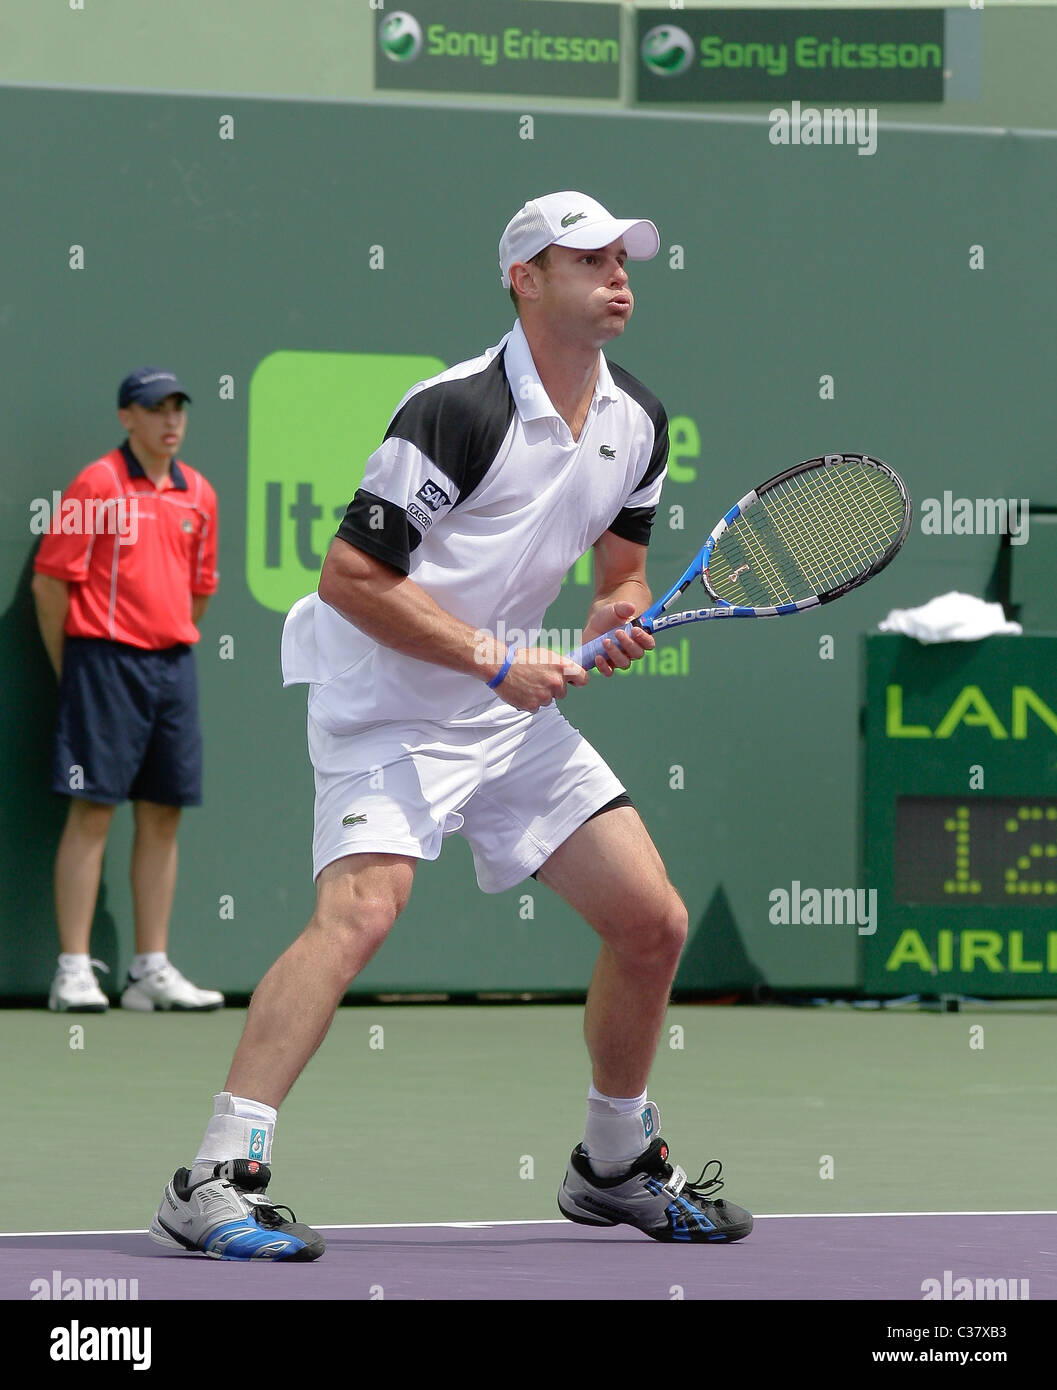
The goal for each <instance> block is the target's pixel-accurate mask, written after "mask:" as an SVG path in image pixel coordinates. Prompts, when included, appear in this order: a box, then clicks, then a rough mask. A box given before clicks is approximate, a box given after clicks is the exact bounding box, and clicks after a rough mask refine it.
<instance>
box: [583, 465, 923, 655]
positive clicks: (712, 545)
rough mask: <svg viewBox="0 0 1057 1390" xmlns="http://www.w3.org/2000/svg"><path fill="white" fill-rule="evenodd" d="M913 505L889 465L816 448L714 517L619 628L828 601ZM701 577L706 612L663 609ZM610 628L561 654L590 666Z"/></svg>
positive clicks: (898, 541) (870, 564)
mask: <svg viewBox="0 0 1057 1390" xmlns="http://www.w3.org/2000/svg"><path fill="white" fill-rule="evenodd" d="M912 516H913V505H912V503H911V500H910V494H909V493H908V492H907V489H906V484H905V483H904V482H903V480H902V478H900V476H899V474H898V473H896V472H895V470H894V469H892V468H889V467H888V465H887V464H886V463H882V462H881V460H880V459H875V458H871V457H870V456H869V455H867V454H825V455H824V456H823V457H821V458H816V459H809V460H808V461H807V462H806V463H799V464H797V466H796V467H795V468H789V469H787V470H786V471H785V472H784V473H779V474H778V476H777V477H776V478H771V479H770V480H769V481H768V482H766V483H761V484H760V486H759V487H756V488H753V490H752V491H751V492H747V493H746V494H745V496H744V497H743V498H742V499H741V501H740V502H738V503H737V505H736V506H733V507H731V509H730V511H729V512H727V514H726V516H725V517H724V518H723V519H722V521H720V522H718V523H717V524H716V526H715V528H714V529H713V531H712V534H711V535H710V536H709V538H708V540H707V541H706V542H705V544H704V545H703V546H702V547H701V549H700V551H699V552H698V553H697V555H696V556H695V557H694V561H693V564H691V565H690V567H689V569H687V571H686V573H685V574H684V575H683V576H682V577H681V578H680V579H679V580H678V581H677V582H676V583H675V584H673V585H672V587H671V588H670V589H669V590H668V592H667V593H666V594H664V595H663V597H661V598H659V599H657V601H656V602H655V603H653V604H652V605H651V606H650V607H649V608H647V609H646V611H645V613H643V614H641V615H640V616H639V617H638V618H633V619H632V620H631V622H629V623H626V624H625V625H624V628H623V631H625V632H630V631H631V629H632V628H633V627H641V628H645V630H646V631H647V632H653V633H659V632H664V631H666V630H667V629H668V628H674V627H681V626H682V625H683V624H684V623H703V622H706V621H708V620H709V619H711V618H785V617H788V616H790V615H791V614H793V613H802V612H803V611H804V610H805V609H807V608H817V607H818V606H819V604H822V603H831V602H832V601H833V600H834V599H835V598H841V597H842V596H843V595H844V594H847V593H850V592H851V590H852V589H857V588H858V587H859V585H860V584H865V583H866V581H867V580H868V579H872V578H873V576H874V575H875V574H880V572H881V571H882V570H883V569H884V568H885V566H886V565H888V564H890V563H891V561H892V559H893V557H894V556H895V554H896V552H897V551H898V550H899V547H900V546H901V545H902V544H903V542H904V541H905V540H906V538H907V533H908V532H909V530H910V522H911V518H912ZM695 579H700V581H701V583H702V584H703V585H704V588H705V592H706V593H707V594H708V596H709V598H710V599H712V600H713V601H714V604H715V606H714V607H711V608H690V609H687V610H685V611H684V612H680V613H669V612H668V611H667V609H668V605H669V604H670V603H671V602H672V600H673V599H675V598H677V597H678V596H679V595H680V594H682V593H683V592H684V591H685V590H686V589H688V588H689V587H690V585H691V584H692V583H693V581H694V580H695ZM618 631H620V629H619V628H614V629H612V630H611V631H610V632H607V633H605V634H604V635H603V636H602V637H596V638H594V639H593V640H592V641H590V642H588V643H586V644H585V645H584V646H582V647H578V648H577V650H576V651H574V652H572V653H571V654H570V656H569V660H570V661H575V662H576V663H577V664H578V665H580V666H583V667H584V669H585V670H587V671H590V670H591V669H592V668H593V666H594V664H595V658H596V657H599V656H601V657H605V654H606V653H605V648H604V646H603V643H604V642H605V640H606V638H611V637H613V636H614V635H615V633H616V632H618Z"/></svg>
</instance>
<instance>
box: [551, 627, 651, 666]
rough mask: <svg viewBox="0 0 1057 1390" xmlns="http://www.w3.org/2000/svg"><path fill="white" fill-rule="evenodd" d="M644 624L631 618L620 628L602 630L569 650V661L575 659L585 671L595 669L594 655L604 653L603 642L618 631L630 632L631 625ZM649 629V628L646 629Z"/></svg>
mask: <svg viewBox="0 0 1057 1390" xmlns="http://www.w3.org/2000/svg"><path fill="white" fill-rule="evenodd" d="M644 626H645V624H644V623H643V622H642V620H641V619H640V618H633V619H632V620H631V622H630V623H625V624H624V626H623V627H622V628H619V627H612V628H610V629H609V631H608V632H604V633H603V634H602V636H601V637H595V638H592V640H591V641H590V642H585V643H584V645H583V646H582V647H577V649H576V650H575V651H574V652H570V653H569V656H568V658H567V659H568V660H569V661H575V662H576V664H577V666H582V667H583V668H584V670H585V671H593V670H594V669H595V657H598V656H602V657H604V656H605V654H606V649H605V643H606V641H607V640H609V639H612V638H613V637H615V636H616V634H617V633H618V632H630V631H631V629H632V628H633V627H644ZM646 630H647V631H649V629H648V628H647V629H646Z"/></svg>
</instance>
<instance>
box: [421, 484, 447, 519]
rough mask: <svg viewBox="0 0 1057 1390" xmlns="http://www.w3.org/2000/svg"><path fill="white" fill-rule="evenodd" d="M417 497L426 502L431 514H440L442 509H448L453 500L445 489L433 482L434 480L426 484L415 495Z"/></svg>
mask: <svg viewBox="0 0 1057 1390" xmlns="http://www.w3.org/2000/svg"><path fill="white" fill-rule="evenodd" d="M415 496H416V497H417V498H419V500H420V501H422V502H425V504H426V506H427V507H428V508H429V509H430V511H431V512H439V511H440V509H441V507H448V506H450V505H451V498H450V497H449V496H448V494H447V493H446V492H445V491H444V489H443V488H442V487H440V486H439V485H438V484H437V483H435V482H433V480H432V479H429V480H428V481H426V482H424V483H423V484H422V486H421V487H420V488H419V490H418V491H417V492H416V493H415Z"/></svg>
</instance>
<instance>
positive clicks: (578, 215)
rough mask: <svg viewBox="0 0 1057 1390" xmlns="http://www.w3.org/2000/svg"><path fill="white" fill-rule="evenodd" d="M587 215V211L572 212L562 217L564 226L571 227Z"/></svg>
mask: <svg viewBox="0 0 1057 1390" xmlns="http://www.w3.org/2000/svg"><path fill="white" fill-rule="evenodd" d="M586 216H587V213H586V212H570V213H567V214H566V216H565V217H563V218H562V226H563V227H571V226H572V225H573V223H574V222H582V221H583V220H584V218H585V217H586Z"/></svg>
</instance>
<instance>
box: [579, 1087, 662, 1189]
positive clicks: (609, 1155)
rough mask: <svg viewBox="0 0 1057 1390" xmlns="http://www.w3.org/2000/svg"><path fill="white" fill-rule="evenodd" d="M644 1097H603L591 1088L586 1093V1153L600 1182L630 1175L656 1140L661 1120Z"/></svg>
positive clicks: (599, 1092)
mask: <svg viewBox="0 0 1057 1390" xmlns="http://www.w3.org/2000/svg"><path fill="white" fill-rule="evenodd" d="M646 1094H647V1093H646V1092H645V1091H643V1093H642V1095H641V1096H626V1097H623V1096H604V1095H603V1094H602V1093H601V1091H597V1090H595V1088H594V1086H593V1085H592V1087H591V1089H590V1090H589V1091H588V1093H587V1122H586V1124H585V1126H584V1143H583V1147H584V1151H585V1153H586V1154H587V1157H588V1159H589V1160H590V1163H591V1167H592V1168H593V1169H594V1171H595V1172H596V1173H597V1174H598V1176H599V1177H600V1178H613V1177H616V1176H617V1174H618V1173H624V1172H627V1170H628V1169H629V1168H630V1167H631V1165H632V1164H633V1163H634V1162H635V1160H636V1159H637V1158H639V1157H640V1156H641V1155H642V1154H644V1153H645V1152H646V1150H647V1149H648V1148H649V1146H650V1143H651V1141H652V1140H653V1139H654V1138H655V1136H656V1134H657V1132H658V1130H659V1128H660V1122H661V1117H660V1113H659V1111H658V1110H657V1107H656V1106H655V1105H654V1104H653V1102H652V1101H650V1100H647V1099H646Z"/></svg>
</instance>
